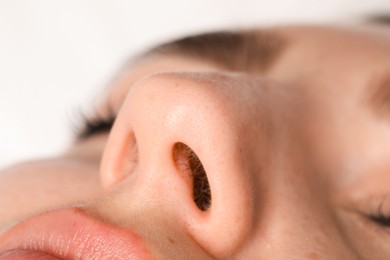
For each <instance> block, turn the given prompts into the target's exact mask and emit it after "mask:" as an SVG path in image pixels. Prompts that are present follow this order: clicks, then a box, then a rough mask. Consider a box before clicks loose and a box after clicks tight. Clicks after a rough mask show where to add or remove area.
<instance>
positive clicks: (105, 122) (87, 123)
mask: <svg viewBox="0 0 390 260" xmlns="http://www.w3.org/2000/svg"><path fill="white" fill-rule="evenodd" d="M79 118H80V119H79V122H78V124H77V125H78V126H77V127H76V138H77V140H86V139H89V138H91V137H93V136H96V135H98V134H101V133H109V132H110V130H111V128H112V126H113V124H114V122H115V120H116V114H115V113H114V112H113V111H111V110H109V111H108V112H106V113H100V114H98V113H94V116H89V115H86V114H85V113H83V112H80V113H79Z"/></svg>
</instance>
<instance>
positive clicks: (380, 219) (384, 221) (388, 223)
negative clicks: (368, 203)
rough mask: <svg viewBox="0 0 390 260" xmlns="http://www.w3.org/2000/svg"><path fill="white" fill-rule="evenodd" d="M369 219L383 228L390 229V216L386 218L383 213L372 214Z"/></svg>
mask: <svg viewBox="0 0 390 260" xmlns="http://www.w3.org/2000/svg"><path fill="white" fill-rule="evenodd" d="M368 217H369V219H370V220H371V221H373V222H375V223H376V224H378V225H380V226H383V227H390V216H386V215H384V214H383V213H379V214H376V215H375V214H371V215H369V216H368Z"/></svg>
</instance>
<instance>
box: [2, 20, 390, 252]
mask: <svg viewBox="0 0 390 260" xmlns="http://www.w3.org/2000/svg"><path fill="white" fill-rule="evenodd" d="M276 30H278V31H279V33H281V34H282V35H283V36H284V37H285V38H286V39H288V42H289V46H288V47H287V49H286V50H284V52H283V54H282V56H281V57H280V58H279V59H278V60H277V62H276V63H275V64H274V65H273V66H272V68H271V69H270V70H269V71H267V72H266V73H261V74H260V73H259V74H253V73H251V74H248V73H232V72H227V71H224V70H223V69H221V68H220V67H218V66H215V65H213V64H209V63H206V62H202V61H198V60H191V59H188V58H183V57H179V56H152V57H149V58H148V59H146V60H144V61H142V62H141V63H139V64H138V65H136V66H135V67H133V68H132V69H131V70H129V71H127V72H126V73H123V74H122V75H121V77H120V78H119V79H118V80H117V81H116V82H115V84H113V86H112V88H111V90H110V92H109V93H108V94H107V96H106V98H105V101H104V102H103V104H104V106H110V107H111V108H112V109H113V110H114V111H116V112H117V113H118V116H117V119H116V122H115V124H114V127H113V129H112V130H111V132H110V134H109V135H108V134H99V135H96V136H94V137H91V138H89V139H87V140H83V141H79V142H75V143H74V144H73V145H72V146H71V147H70V148H69V150H68V151H67V152H66V153H65V154H63V155H61V156H59V157H56V158H52V159H48V160H45V161H35V162H28V163H24V164H20V165H16V166H13V167H10V168H8V169H5V170H4V172H2V173H1V174H0V191H1V196H0V226H4V227H6V226H8V225H12V224H14V222H17V221H18V220H19V219H23V218H25V217H26V216H29V215H30V214H35V213H36V212H41V211H46V210H48V209H53V208H64V207H75V206H80V205H81V206H82V207H83V208H85V210H86V211H87V212H89V214H91V215H92V216H94V217H95V218H97V219H100V220H104V221H105V222H108V223H111V224H113V225H118V226H124V227H126V228H128V229H131V230H133V231H135V232H136V233H137V234H138V235H140V236H141V237H142V238H143V240H144V241H145V242H146V244H147V245H148V247H149V248H150V250H151V251H152V253H153V254H154V255H155V256H156V257H157V258H159V259H184V258H186V259H188V258H192V259H207V258H220V259H224V258H229V259H389V258H390V247H389V246H388V244H389V243H390V227H389V226H386V225H381V224H379V223H378V222H377V221H374V220H372V219H370V216H371V215H378V214H379V213H380V214H383V215H385V216H388V215H390V204H389V202H390V200H388V199H387V198H388V197H389V196H390V186H389V185H388V183H389V181H390V175H389V171H390V146H388V145H386V144H387V143H389V142H390V117H389V115H390V114H389V112H390V111H389V108H390V107H389V105H390V103H389V102H390V100H389V95H388V93H390V81H389V80H387V81H386V80H384V78H386V77H387V78H390V38H389V35H390V33H389V30H388V29H387V28H381V27H368V26H364V27H353V28H326V27H283V28H282V27H281V28H278V29H276ZM384 82H387V83H386V84H384ZM101 109H102V110H104V108H101ZM210 111H212V112H210ZM134 136H135V139H136V147H137V148H136V149H135V148H134V147H135V144H134V142H133V141H134V140H133V139H132V138H133V137H134ZM177 142H183V143H185V144H186V145H188V146H189V147H190V148H191V149H192V150H193V151H194V152H195V153H196V154H197V156H198V157H199V159H200V161H201V162H202V164H203V166H204V168H205V170H206V173H207V177H208V180H209V183H210V187H211V194H212V203H211V206H210V208H209V209H208V210H207V211H201V210H200V209H199V208H198V207H197V206H196V205H195V203H194V201H193V199H192V185H191V178H190V176H189V175H186V174H185V173H183V169H182V168H180V167H177V162H176V161H175V160H173V159H172V149H173V146H174V144H175V143H177ZM135 150H136V152H134V151H135ZM129 158H130V160H129ZM53 176H55V177H53ZM20 190H23V192H22V193H20ZM54 190H55V192H54V193H53V191H54ZM53 194H54V195H53ZM178 205H180V206H178ZM378 211H379V212H378Z"/></svg>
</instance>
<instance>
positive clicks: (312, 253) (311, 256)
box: [308, 252, 319, 260]
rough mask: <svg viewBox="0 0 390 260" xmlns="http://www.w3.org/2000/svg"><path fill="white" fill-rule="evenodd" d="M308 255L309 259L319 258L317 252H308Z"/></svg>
mask: <svg viewBox="0 0 390 260" xmlns="http://www.w3.org/2000/svg"><path fill="white" fill-rule="evenodd" d="M308 257H309V259H312V260H318V259H319V257H318V254H317V253H316V252H310V253H308Z"/></svg>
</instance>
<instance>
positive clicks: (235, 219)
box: [101, 73, 255, 256]
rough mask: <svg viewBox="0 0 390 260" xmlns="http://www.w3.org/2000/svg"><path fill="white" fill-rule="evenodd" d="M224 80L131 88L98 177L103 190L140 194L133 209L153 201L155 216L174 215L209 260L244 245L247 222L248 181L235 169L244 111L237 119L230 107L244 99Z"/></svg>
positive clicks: (185, 76) (182, 77)
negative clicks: (125, 185)
mask: <svg viewBox="0 0 390 260" xmlns="http://www.w3.org/2000/svg"><path fill="white" fill-rule="evenodd" d="M226 81H227V79H226V78H221V77H220V76H215V75H209V74H190V73H182V74H178V73H167V74H159V75H154V76H151V77H149V78H147V79H144V80H142V81H141V82H139V83H137V84H136V85H134V86H133V87H132V89H131V91H130V92H129V95H128V96H127V98H126V100H125V102H124V104H123V106H122V108H121V111H120V113H119V114H118V117H117V120H116V123H115V124H114V127H113V129H112V131H111V134H110V138H109V141H108V144H107V147H106V150H105V153H104V157H103V163H102V170H101V179H102V182H103V184H104V185H105V186H107V187H112V186H113V185H115V184H118V183H121V182H124V180H126V179H131V178H133V179H134V181H133V182H132V184H131V187H129V189H132V192H133V193H134V194H137V196H138V195H139V194H142V195H140V199H137V201H138V202H137V203H139V204H142V203H143V202H145V203H144V204H145V205H146V204H147V205H148V206H149V207H153V206H152V205H154V204H153V203H151V202H154V203H155V205H156V207H158V210H159V211H160V212H163V211H164V210H169V211H171V212H174V214H176V215H177V216H178V217H179V219H180V220H181V221H182V224H183V227H185V228H186V229H187V230H188V233H189V234H191V236H192V237H193V238H194V239H196V240H197V241H198V243H199V244H200V245H201V246H202V247H204V248H205V249H207V250H208V251H209V252H212V253H213V254H214V255H216V256H224V255H225V256H226V255H229V254H230V253H231V252H234V251H235V250H236V249H237V248H238V247H239V246H240V245H241V244H242V243H243V242H244V240H245V239H246V238H247V237H248V235H249V234H250V231H251V229H252V225H253V223H254V221H253V217H254V215H255V214H253V210H254V194H253V192H254V191H253V189H252V185H253V181H254V180H253V175H252V174H250V170H249V166H248V164H247V163H243V162H244V161H245V160H247V159H248V158H247V156H248V155H246V154H245V153H243V150H244V148H245V147H246V146H249V145H250V143H251V142H250V141H253V140H250V139H251V137H249V136H244V137H243V136H242V133H243V131H245V130H246V133H247V134H248V133H249V131H248V125H247V121H248V120H249V119H248V118H246V115H247V114H248V111H244V112H246V113H245V115H243V114H241V113H242V112H243V111H242V110H243V109H244V107H240V106H241V103H239V102H236V100H243V101H244V102H245V99H247V96H248V95H247V94H245V93H244V91H241V90H240V91H236V90H235V88H234V87H233V86H232V85H230V84H226ZM238 93H241V94H238ZM236 95H243V96H240V97H237V96H236ZM247 103H248V102H246V103H245V104H247ZM244 110H245V109H244ZM252 119H253V118H252ZM244 157H245V158H244ZM129 186H130V185H129ZM137 190H138V191H140V192H139V193H136V191H137ZM141 190H142V192H141ZM132 201H134V200H132ZM216 241H218V242H217V243H216Z"/></svg>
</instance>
